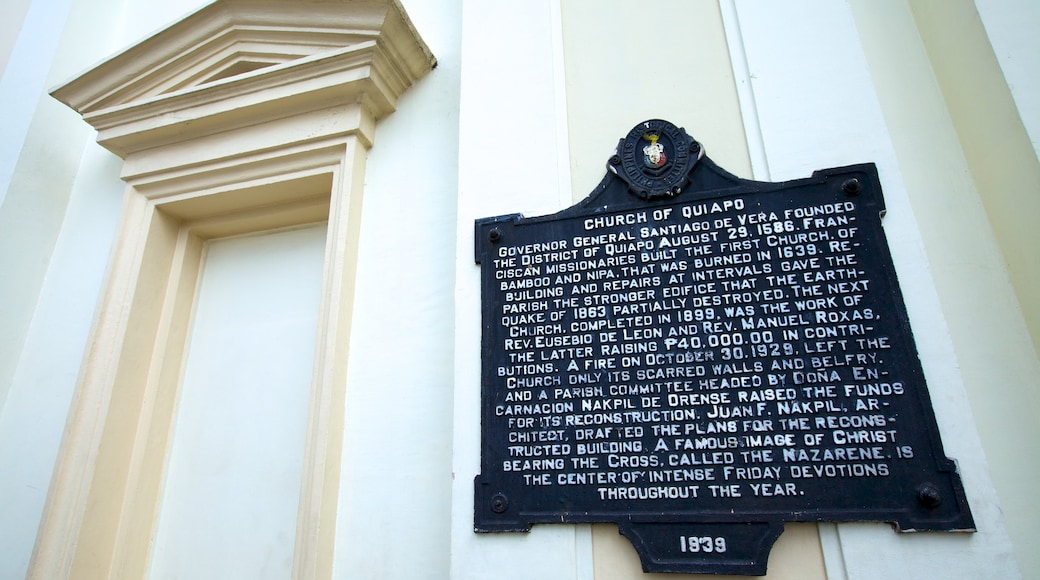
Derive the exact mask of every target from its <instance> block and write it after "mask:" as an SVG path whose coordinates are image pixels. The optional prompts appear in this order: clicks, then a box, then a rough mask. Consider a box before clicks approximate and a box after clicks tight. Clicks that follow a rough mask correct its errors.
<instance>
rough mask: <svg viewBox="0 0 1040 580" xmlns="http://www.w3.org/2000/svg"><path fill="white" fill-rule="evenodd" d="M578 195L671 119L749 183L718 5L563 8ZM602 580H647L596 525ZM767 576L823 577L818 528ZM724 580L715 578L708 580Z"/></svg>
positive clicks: (785, 539) (791, 541)
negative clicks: (648, 128) (643, 124)
mask: <svg viewBox="0 0 1040 580" xmlns="http://www.w3.org/2000/svg"><path fill="white" fill-rule="evenodd" d="M561 10H562V22H563V47H564V63H565V64H564V66H565V79H566V96H567V113H568V120H569V125H568V131H569V139H570V167H571V183H572V193H573V198H574V199H575V200H578V199H582V198H584V197H585V196H586V195H587V194H588V193H589V192H590V191H592V189H593V188H594V187H595V186H596V184H597V183H599V181H600V180H601V179H602V178H603V175H604V174H605V172H606V162H607V159H608V158H609V157H610V154H611V152H612V151H613V148H614V146H615V145H616V144H617V140H618V139H619V138H621V137H623V136H624V135H625V133H627V132H628V131H629V130H630V129H631V128H632V127H633V126H635V125H636V124H637V123H639V122H640V121H644V120H646V119H653V118H659V119H666V120H668V121H671V122H673V123H675V124H676V125H678V126H681V127H684V128H685V129H686V131H687V133H688V134H689V135H690V136H691V137H693V138H694V139H696V140H698V141H700V142H701V143H703V145H704V147H705V149H706V151H707V154H708V156H709V157H711V158H712V159H713V160H714V161H715V162H717V163H719V164H720V165H721V166H722V167H723V168H725V169H727V170H729V171H731V172H733V173H735V174H736V175H738V176H741V177H744V178H750V177H751V161H750V158H749V154H748V149H747V143H746V140H745V132H744V124H743V122H742V119H741V113H740V103H739V101H738V98H737V91H736V85H735V81H734V78H733V71H732V67H731V66H730V55H729V49H728V48H727V40H726V34H725V31H724V28H723V22H722V15H721V13H720V10H719V6H718V4H717V3H716V2H706V1H702V2H688V1H683V0H670V1H665V2H654V3H650V4H637V3H632V2H618V1H613V2H600V1H594V0H578V1H569V2H563V3H561ZM592 541H593V553H594V559H595V562H594V567H595V570H594V573H595V578H596V580H621V579H625V578H632V579H636V578H640V579H642V578H658V577H660V578H671V579H678V578H682V577H691V578H692V577H698V576H693V575H680V576H676V575H673V574H668V575H645V574H643V572H642V569H641V567H640V564H639V558H638V556H637V555H636V553H635V550H634V549H633V548H632V546H631V544H630V543H629V542H628V540H626V539H625V538H623V537H622V536H620V535H619V534H618V533H617V528H616V527H615V526H612V525H597V526H594V527H593V535H592ZM769 563H770V565H769V570H770V574H769V575H768V576H767V577H768V578H799V579H803V580H805V579H812V578H823V577H825V572H824V566H823V553H822V551H821V548H820V539H819V534H818V532H817V528H816V525H815V524H791V525H788V526H787V531H786V532H784V534H783V535H781V537H780V539H779V540H778V541H777V543H776V545H775V546H774V548H773V551H772V554H771V555H770V558H769ZM705 577H712V578H721V577H719V576H705Z"/></svg>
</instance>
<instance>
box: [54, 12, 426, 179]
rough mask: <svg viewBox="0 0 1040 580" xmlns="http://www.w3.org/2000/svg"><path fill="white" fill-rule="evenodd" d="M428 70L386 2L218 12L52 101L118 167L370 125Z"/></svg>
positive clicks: (399, 15) (124, 56) (119, 58)
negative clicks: (297, 130)
mask: <svg viewBox="0 0 1040 580" xmlns="http://www.w3.org/2000/svg"><path fill="white" fill-rule="evenodd" d="M435 63H436V60H435V59H434V57H433V55H432V54H431V53H430V50H429V48H428V47H427V46H426V44H425V43H424V42H423V40H422V39H421V38H420V37H419V35H418V33H417V32H416V30H415V28H414V27H413V26H412V24H411V22H410V21H409V19H408V17H407V15H406V14H405V12H404V10H403V9H402V8H401V6H400V4H399V3H398V2H397V0H365V1H352V0H296V1H292V2H288V1H284V0H282V1H277V0H217V1H216V2H214V3H213V4H210V5H209V6H207V7H205V8H203V9H201V10H199V11H198V12H196V13H194V14H191V15H189V16H187V17H186V18H184V19H183V20H181V21H179V22H177V23H175V24H173V25H171V26H170V27H169V28H166V29H165V30H163V31H161V32H159V33H157V34H155V35H154V36H151V37H149V38H147V39H145V40H144V41H142V42H140V43H139V44H137V45H135V46H133V47H131V48H129V49H127V50H126V51H124V52H122V53H120V54H118V55H116V56H114V57H112V58H110V59H109V60H107V61H105V62H103V63H101V64H100V65H98V66H97V67H95V68H93V69H91V70H90V71H87V72H86V73H84V74H82V75H81V76H79V77H78V78H76V79H74V80H72V81H70V82H68V83H66V84H65V85H63V86H61V87H59V88H57V89H55V90H54V91H53V92H52V95H53V96H54V97H55V98H57V99H58V100H60V101H61V102H63V103H65V104H67V105H68V106H69V107H71V108H73V109H75V110H76V111H77V112H79V113H80V114H81V115H83V118H84V119H85V120H86V121H87V122H88V123H90V124H91V126H93V127H94V128H95V129H97V130H98V133H99V134H98V142H99V143H101V144H102V145H103V146H104V147H106V148H108V149H109V150H111V151H113V152H114V153H116V154H117V155H119V156H121V157H124V158H125V157H126V156H127V155H129V154H130V153H133V152H134V151H140V150H143V149H150V148H154V147H159V146H163V145H168V144H171V143H177V142H181V141H185V140H189V139H193V138H197V137H201V136H205V135H212V134H215V133H220V132H224V131H228V130H233V129H237V128H240V127H243V126H248V125H252V124H256V123H260V122H265V121H270V120H273V119H278V118H284V117H288V116H293V115H297V114H301V113H307V112H310V111H314V110H318V109H322V108H328V107H331V106H335V105H337V104H345V103H361V104H362V105H363V106H364V107H365V108H366V109H367V111H368V113H369V114H371V115H372V116H373V117H374V118H377V119H378V118H380V117H382V116H384V115H386V114H388V113H389V112H391V111H393V110H394V107H395V106H396V102H397V98H398V97H399V96H400V95H401V93H402V92H403V91H404V90H406V89H407V88H408V87H410V86H411V85H412V84H414V83H415V81H416V80H418V79H419V78H420V77H422V76H423V75H424V74H426V73H427V72H428V71H429V70H431V69H432V68H433V66H434V65H435Z"/></svg>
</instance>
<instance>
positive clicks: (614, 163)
mask: <svg viewBox="0 0 1040 580" xmlns="http://www.w3.org/2000/svg"><path fill="white" fill-rule="evenodd" d="M703 156H704V148H703V147H701V146H700V144H699V143H697V142H696V141H694V140H693V139H692V138H691V137H690V136H689V135H687V134H686V131H685V130H684V129H683V128H681V127H676V126H675V125H673V124H671V123H669V122H668V121H662V120H660V119H651V120H649V121H644V122H642V123H640V124H638V125H636V126H635V127H633V128H632V130H631V131H629V132H628V135H626V136H625V137H624V138H623V139H621V141H619V142H618V146H617V149H616V150H615V151H614V155H613V156H612V157H611V158H610V162H609V163H608V164H607V169H609V170H610V172H611V173H613V174H615V175H617V176H618V177H620V178H621V179H622V180H623V181H624V182H625V183H626V184H628V188H629V190H630V191H631V192H632V193H633V194H635V195H636V196H638V197H641V198H643V199H657V198H663V197H673V196H676V195H678V194H679V193H681V192H682V190H683V188H685V187H686V185H687V184H688V183H689V182H690V171H692V170H693V168H694V166H695V165H696V164H697V162H698V161H699V160H700V159H701V157H703Z"/></svg>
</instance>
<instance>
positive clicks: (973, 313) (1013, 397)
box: [852, 0, 1040, 577]
mask: <svg viewBox="0 0 1040 580" xmlns="http://www.w3.org/2000/svg"><path fill="white" fill-rule="evenodd" d="M852 6H853V8H854V12H855V15H856V23H857V27H858V29H859V31H860V34H861V35H862V36H863V38H864V43H863V44H864V46H865V47H866V48H867V51H866V55H867V58H868V61H869V63H870V68H871V74H872V77H873V81H874V84H875V87H876V89H877V92H878V97H879V100H880V103H881V106H882V109H883V111H884V115H885V120H886V122H887V124H888V127H889V130H890V133H891V135H892V142H893V145H894V147H895V150H896V154H897V155H898V157H899V164H900V167H901V170H902V173H903V176H904V178H905V180H906V184H907V191H908V194H909V196H910V201H911V203H912V205H913V207H914V213H915V215H916V216H917V220H918V223H919V224H920V227H921V236H922V239H923V241H924V244H925V250H926V252H927V254H928V258H929V263H930V266H931V271H932V275H933V276H934V279H935V282H936V290H937V293H938V296H939V300H940V303H941V305H942V309H943V314H944V316H945V318H946V321H947V324H948V325H949V328H950V336H951V338H952V340H953V346H954V348H955V350H956V353H957V360H958V364H959V366H960V369H961V374H962V376H963V379H964V383H965V388H966V390H967V393H968V397H969V399H970V400H971V406H972V411H973V417H974V419H975V423H976V425H977V428H978V431H979V435H980V437H981V439H982V444H983V446H984V448H985V451H986V457H987V460H988V466H989V471H990V473H991V474H992V477H993V483H994V485H995V486H996V489H997V493H998V495H999V497H1000V503H1001V508H1002V511H1003V514H1004V518H1006V521H1007V525H1008V531H1009V532H1010V534H1011V538H1012V539H1013V540H1014V543H1015V556H1016V557H1017V559H1018V560H1019V564H1020V568H1021V570H1022V571H1023V572H1024V573H1029V572H1030V571H1032V572H1031V573H1029V574H1027V576H1028V577H1036V574H1038V573H1040V550H1038V549H1037V548H1038V540H1037V537H1036V534H1035V527H1036V526H1035V523H1036V521H1037V519H1038V518H1040V512H1038V508H1037V506H1036V503H1035V502H1034V501H1033V500H1032V495H1033V494H1032V487H1033V486H1032V483H1031V482H1033V481H1036V480H1037V479H1040V471H1038V470H1040V465H1038V464H1037V463H1036V462H1035V461H1022V458H1023V457H1037V456H1040V429H1038V427H1037V422H1036V417H1037V416H1040V362H1038V360H1037V357H1036V352H1035V350H1034V348H1033V344H1032V342H1031V340H1030V336H1029V330H1028V328H1027V326H1026V324H1025V321H1024V318H1023V315H1022V311H1021V310H1020V308H1019V307H1018V306H1019V304H1018V300H1017V299H1016V296H1015V288H1014V286H1013V285H1012V281H1011V278H1010V276H1009V274H1008V270H1007V266H1006V263H1005V255H1004V254H1003V253H1002V251H1001V246H1000V243H999V241H998V239H997V237H996V236H995V235H994V230H995V229H1000V228H1002V227H1015V226H1014V225H1010V226H1007V225H1005V226H1001V225H1000V223H999V222H996V221H994V216H993V215H992V214H987V211H986V206H985V203H984V200H983V199H982V198H981V192H980V186H979V185H977V183H976V181H975V180H974V179H973V178H972V176H973V174H972V170H971V164H970V163H969V161H968V159H966V154H965V151H964V149H963V148H962V147H961V138H960V137H959V135H958V132H957V124H956V121H955V119H954V118H953V116H952V113H951V110H950V109H949V108H947V106H946V101H945V100H944V87H943V85H942V84H941V83H940V81H939V80H938V79H937V78H936V74H935V73H934V72H933V70H932V61H931V60H930V56H929V53H928V51H927V50H926V47H925V45H924V43H923V42H922V40H921V38H920V36H919V31H918V27H919V26H920V24H919V20H918V21H917V22H915V14H914V13H913V12H912V11H911V6H910V3H908V2H904V1H902V0H888V1H885V2H875V1H871V2H858V1H857V2H853V3H852ZM944 8H945V9H944V10H943V11H941V14H942V16H945V15H946V12H947V11H949V10H952V9H953V6H952V5H944ZM961 8H962V9H963V8H965V7H964V6H963V5H961ZM934 25H935V24H934V23H933V26H934ZM937 56H938V55H933V56H932V57H931V58H935V57H937ZM938 57H939V58H944V57H941V56H938ZM951 57H954V58H956V57H955V56H954V55H951ZM987 87H988V88H989V89H990V90H1004V88H1003V87H1001V86H1000V85H997V86H993V85H988V84H983V83H980V84H979V87H978V88H979V90H984V89H985V88H987ZM1008 193H1011V194H1014V195H1017V196H1019V197H1030V196H1032V197H1035V193H1036V192H1030V190H1029V189H1028V188H1021V189H1014V190H1012V191H1011V192H1008ZM1024 201H1025V203H1027V204H1028V203H1031V202H1030V201H1029V200H1024ZM1028 215H1029V212H1026V216H1027V217H1028ZM1033 253H1035V252H1033ZM1035 300H1036V297H1035V296H1034V301H1035Z"/></svg>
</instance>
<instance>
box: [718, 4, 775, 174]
mask: <svg viewBox="0 0 1040 580" xmlns="http://www.w3.org/2000/svg"><path fill="white" fill-rule="evenodd" d="M719 10H720V12H721V13H722V27H723V31H724V32H725V34H726V45H727V46H728V48H729V62H730V67H731V68H732V69H733V82H734V85H735V86H736V89H737V99H738V101H739V102H740V116H741V119H742V120H743V123H744V135H745V138H746V141H747V148H748V157H749V158H750V159H751V174H752V176H753V177H754V178H755V179H757V180H759V181H769V180H770V174H769V160H768V158H766V145H765V139H764V138H763V136H762V125H761V123H760V122H759V119H758V107H757V105H756V103H755V89H754V86H753V84H752V82H751V68H750V66H749V65H748V60H747V52H745V50H744V36H743V34H742V33H741V31H740V18H739V17H738V15H737V6H736V0H719Z"/></svg>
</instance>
